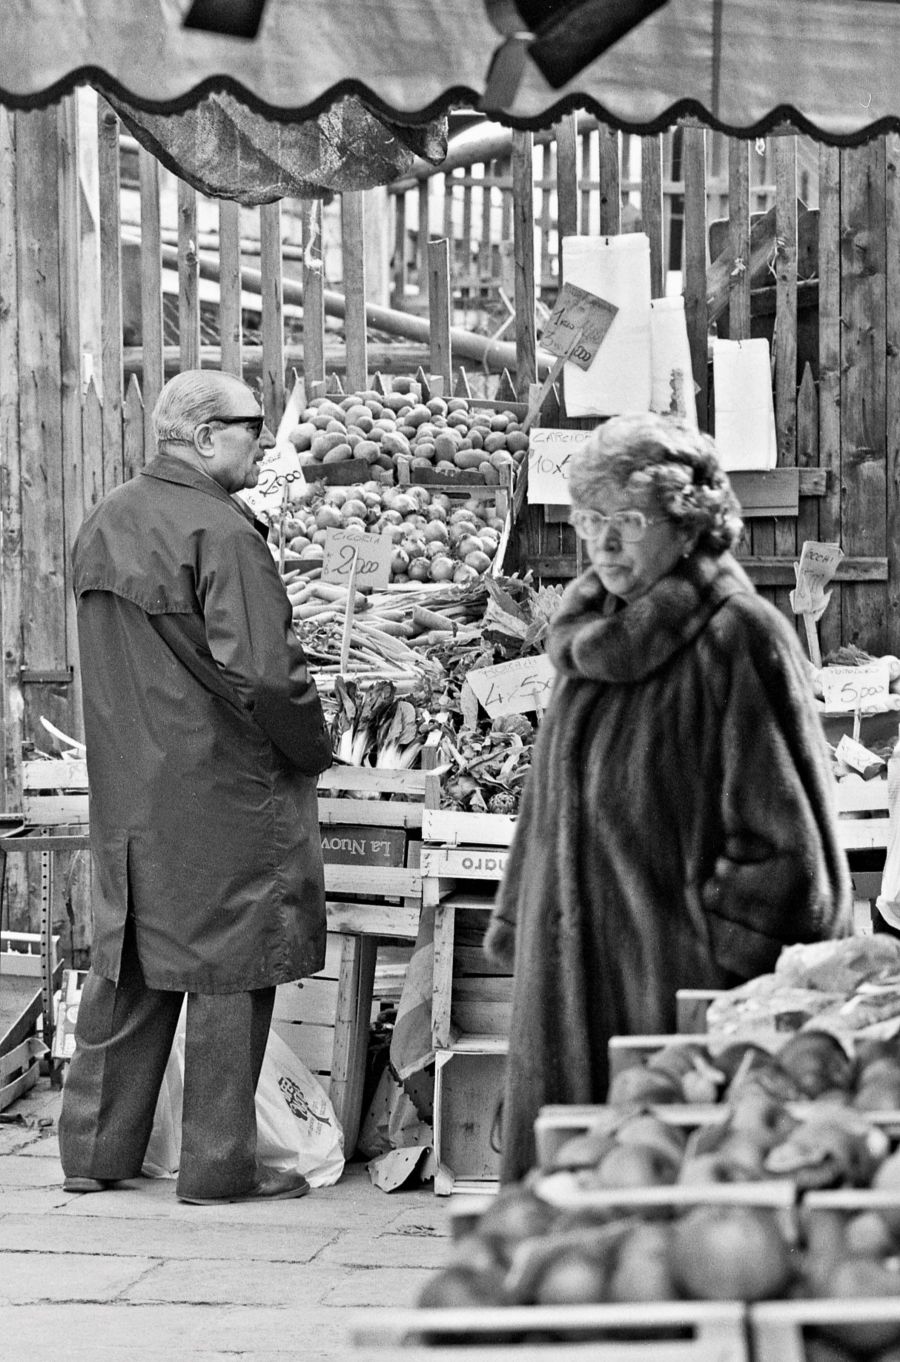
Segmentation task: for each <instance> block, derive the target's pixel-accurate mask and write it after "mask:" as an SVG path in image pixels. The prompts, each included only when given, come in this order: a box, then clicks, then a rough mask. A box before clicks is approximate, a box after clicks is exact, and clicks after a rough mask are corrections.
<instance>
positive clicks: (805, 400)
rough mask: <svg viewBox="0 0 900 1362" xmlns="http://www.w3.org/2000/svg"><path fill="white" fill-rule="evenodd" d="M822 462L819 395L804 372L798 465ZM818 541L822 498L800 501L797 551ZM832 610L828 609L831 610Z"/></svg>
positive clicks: (809, 373) (808, 373)
mask: <svg viewBox="0 0 900 1362" xmlns="http://www.w3.org/2000/svg"><path fill="white" fill-rule="evenodd" d="M818 462H819V395H818V393H817V392H816V384H815V380H814V379H813V375H812V369H811V368H810V366H809V364H808V363H807V364H806V365H805V366H804V369H803V378H802V379H801V381H800V390H799V392H798V394H797V464H798V466H799V467H800V469H801V477H802V476H803V474H802V470H803V469H806V468H809V469H812V468H816V467H817V465H818ZM818 538H819V498H818V497H801V498H800V507H799V513H798V516H797V548H798V550H800V549H802V548H803V544H804V541H805V540H807V539H812V540H818ZM830 608H831V607H830V606H829V609H830Z"/></svg>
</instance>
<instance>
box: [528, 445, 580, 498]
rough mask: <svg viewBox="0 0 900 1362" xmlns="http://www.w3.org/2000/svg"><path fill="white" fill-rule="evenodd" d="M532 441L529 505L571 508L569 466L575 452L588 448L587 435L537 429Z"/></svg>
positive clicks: (529, 460)
mask: <svg viewBox="0 0 900 1362" xmlns="http://www.w3.org/2000/svg"><path fill="white" fill-rule="evenodd" d="M528 438H529V445H528V488H527V498H528V501H529V502H530V503H531V504H532V505H539V506H568V504H569V502H570V501H571V497H570V496H569V474H568V463H569V460H570V459H571V457H572V454H573V451H574V450H576V449H577V448H578V447H579V445H583V444H584V442H585V440H586V439H587V433H586V432H585V431H583V430H554V429H553V428H552V427H549V426H546V427H544V426H535V427H533V428H532V430H531V431H530V432H529V437H528Z"/></svg>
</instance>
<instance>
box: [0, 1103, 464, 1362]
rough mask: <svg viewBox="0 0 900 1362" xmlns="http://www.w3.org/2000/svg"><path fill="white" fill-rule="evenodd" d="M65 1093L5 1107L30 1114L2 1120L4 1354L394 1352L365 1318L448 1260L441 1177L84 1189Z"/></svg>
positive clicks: (203, 1361) (308, 1357)
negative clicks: (437, 1184) (64, 1152)
mask: <svg viewBox="0 0 900 1362" xmlns="http://www.w3.org/2000/svg"><path fill="white" fill-rule="evenodd" d="M59 1103H60V1094H59V1092H58V1091H57V1090H54V1089H53V1088H51V1086H50V1083H49V1080H47V1079H41V1080H40V1081H39V1083H38V1085H37V1086H36V1087H35V1088H34V1089H32V1090H31V1091H30V1092H28V1093H26V1094H24V1096H23V1097H21V1098H20V1099H19V1100H18V1101H17V1102H15V1103H14V1104H13V1106H12V1107H10V1108H9V1110H8V1111H6V1112H4V1113H2V1115H3V1117H5V1118H8V1117H11V1116H15V1117H17V1118H19V1120H17V1121H16V1122H15V1123H11V1122H9V1121H8V1120H4V1121H3V1123H2V1124H0V1362H37V1360H38V1359H40V1360H41V1362H182V1359H191V1360H193V1359H196V1360H197V1362H213V1360H214V1359H215V1360H216V1362H219V1359H226V1358H227V1359H239V1360H240V1362H270V1360H271V1362H283V1360H284V1359H287V1358H291V1359H295V1360H296V1362H325V1360H326V1359H328V1362H344V1359H349V1358H354V1359H360V1358H368V1359H371V1362H388V1359H389V1357H390V1356H391V1354H390V1352H389V1351H388V1350H386V1349H372V1348H358V1347H354V1346H353V1344H352V1342H351V1334H350V1323H351V1318H352V1316H353V1315H354V1314H356V1315H357V1319H358V1316H359V1311H360V1310H361V1309H367V1308H369V1307H371V1308H373V1309H375V1310H378V1311H381V1310H390V1309H391V1307H395V1308H396V1307H401V1306H403V1307H405V1306H409V1305H414V1304H415V1300H416V1297H417V1294H418V1291H419V1289H420V1288H421V1286H422V1284H423V1283H424V1282H425V1281H426V1280H427V1279H428V1277H429V1275H430V1274H431V1273H432V1272H433V1271H434V1269H435V1268H437V1267H439V1266H441V1264H442V1263H443V1262H445V1261H446V1259H447V1256H448V1251H449V1213H448V1200H449V1198H446V1197H436V1196H435V1195H434V1192H433V1190H432V1185H431V1183H428V1184H425V1185H423V1186H420V1187H417V1188H415V1189H413V1190H401V1191H398V1192H391V1193H386V1192H382V1191H379V1190H377V1189H376V1188H375V1187H374V1186H373V1185H372V1183H371V1181H370V1179H369V1175H368V1173H367V1171H366V1168H365V1165H364V1164H363V1163H350V1164H348V1165H347V1167H346V1169H345V1172H344V1174H343V1176H342V1178H341V1180H340V1181H339V1182H338V1183H337V1184H336V1185H335V1186H334V1187H327V1188H319V1189H315V1190H313V1191H312V1192H311V1193H310V1195H309V1196H307V1197H304V1198H302V1199H301V1200H299V1201H282V1202H272V1203H270V1204H268V1205H267V1204H264V1203H259V1202H256V1203H250V1204H247V1205H237V1206H220V1207H202V1206H187V1205H184V1204H182V1203H181V1202H178V1201H176V1199H175V1194H174V1182H173V1181H171V1180H169V1179H139V1180H136V1181H135V1182H132V1183H128V1184H124V1185H123V1186H121V1187H120V1188H117V1189H114V1190H112V1191H109V1192H102V1193H98V1194H94V1195H90V1196H72V1195H69V1194H67V1193H65V1192H63V1190H62V1174H61V1171H60V1167H59V1155H58V1147H57V1140H56V1119H57V1116H58V1112H59ZM41 1121H43V1122H46V1124H44V1125H40V1124H39V1122H41ZM416 1351H418V1350H416ZM411 1356H412V1354H411Z"/></svg>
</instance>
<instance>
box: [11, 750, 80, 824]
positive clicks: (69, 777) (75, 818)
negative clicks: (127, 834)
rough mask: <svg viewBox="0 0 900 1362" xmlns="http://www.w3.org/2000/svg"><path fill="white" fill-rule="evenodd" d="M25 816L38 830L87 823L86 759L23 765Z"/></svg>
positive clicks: (49, 759)
mask: <svg viewBox="0 0 900 1362" xmlns="http://www.w3.org/2000/svg"><path fill="white" fill-rule="evenodd" d="M22 813H23V815H24V817H25V821H26V823H30V824H32V825H33V826H35V827H48V828H51V827H63V826H70V827H71V826H74V827H82V826H86V825H87V823H88V777H87V762H86V761H85V760H84V758H83V757H81V758H75V757H67V758H59V759H57V758H46V759H44V760H33V761H25V762H23V763H22Z"/></svg>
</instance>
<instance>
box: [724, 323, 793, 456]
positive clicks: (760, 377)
mask: <svg viewBox="0 0 900 1362" xmlns="http://www.w3.org/2000/svg"><path fill="white" fill-rule="evenodd" d="M713 383H714V385H715V393H716V448H717V449H718V451H719V457H720V458H721V460H722V463H723V464H724V466H725V468H726V470H727V471H728V472H732V471H735V470H738V469H740V470H743V469H752V470H755V471H757V472H759V471H765V470H766V469H769V468H774V467H775V463H776V456H777V447H776V441H775V404H774V402H773V400H772V369H771V364H770V359H769V342H768V341H767V340H766V339H765V338H760V339H758V340H742V341H732V340H717V341H714V342H713Z"/></svg>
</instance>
